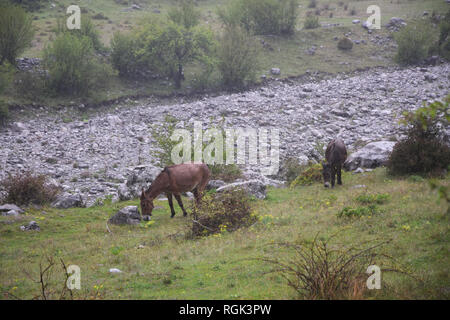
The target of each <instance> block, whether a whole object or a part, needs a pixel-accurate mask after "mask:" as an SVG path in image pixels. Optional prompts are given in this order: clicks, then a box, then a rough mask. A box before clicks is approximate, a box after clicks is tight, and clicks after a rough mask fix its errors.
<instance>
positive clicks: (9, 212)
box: [0, 204, 24, 216]
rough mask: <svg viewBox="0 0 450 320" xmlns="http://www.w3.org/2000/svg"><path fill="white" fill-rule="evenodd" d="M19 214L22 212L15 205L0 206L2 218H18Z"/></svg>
mask: <svg viewBox="0 0 450 320" xmlns="http://www.w3.org/2000/svg"><path fill="white" fill-rule="evenodd" d="M21 213H24V211H23V210H22V209H20V208H19V207H18V206H16V205H15V204H4V205H2V206H0V214H1V215H2V216H18V215H19V214H21Z"/></svg>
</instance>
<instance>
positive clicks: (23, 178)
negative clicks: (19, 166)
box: [0, 171, 60, 205]
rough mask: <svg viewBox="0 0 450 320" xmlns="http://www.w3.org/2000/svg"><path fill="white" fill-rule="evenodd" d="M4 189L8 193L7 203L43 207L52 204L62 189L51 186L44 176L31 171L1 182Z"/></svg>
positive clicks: (11, 176) (5, 200)
mask: <svg viewBox="0 0 450 320" xmlns="http://www.w3.org/2000/svg"><path fill="white" fill-rule="evenodd" d="M0 186H1V188H2V189H4V190H5V191H6V197H5V198H4V199H3V202H5V203H14V204H17V205H30V204H36V205H42V204H46V203H49V202H52V201H53V200H55V199H56V196H57V195H58V193H59V192H60V189H59V188H58V187H56V186H54V185H52V184H49V183H48V181H47V177H46V176H44V175H34V174H32V173H31V172H30V171H27V172H24V173H18V174H16V175H11V174H10V175H9V176H8V177H7V178H6V179H4V180H3V181H1V182H0Z"/></svg>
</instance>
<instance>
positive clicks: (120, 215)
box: [108, 206, 142, 225]
mask: <svg viewBox="0 0 450 320" xmlns="http://www.w3.org/2000/svg"><path fill="white" fill-rule="evenodd" d="M141 219H142V218H141V214H140V213H139V210H138V207H137V206H127V207H125V208H122V209H121V210H120V211H119V212H117V213H116V214H115V215H114V216H112V217H111V218H110V219H109V220H108V222H109V223H112V224H118V225H122V224H131V225H136V224H139V223H140V222H141Z"/></svg>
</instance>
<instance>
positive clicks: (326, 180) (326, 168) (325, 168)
mask: <svg viewBox="0 0 450 320" xmlns="http://www.w3.org/2000/svg"><path fill="white" fill-rule="evenodd" d="M322 175H323V184H324V186H325V188H329V187H330V181H331V165H330V164H328V163H325V162H322Z"/></svg>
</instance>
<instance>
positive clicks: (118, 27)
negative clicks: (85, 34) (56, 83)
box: [4, 0, 448, 106]
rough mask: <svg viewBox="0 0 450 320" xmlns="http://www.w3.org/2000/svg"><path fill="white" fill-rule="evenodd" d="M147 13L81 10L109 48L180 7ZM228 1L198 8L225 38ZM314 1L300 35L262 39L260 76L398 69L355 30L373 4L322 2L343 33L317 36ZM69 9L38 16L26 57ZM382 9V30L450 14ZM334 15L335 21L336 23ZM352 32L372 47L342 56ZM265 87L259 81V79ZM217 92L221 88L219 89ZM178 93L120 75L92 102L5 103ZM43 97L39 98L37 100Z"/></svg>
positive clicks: (389, 54) (431, 6)
mask: <svg viewBox="0 0 450 320" xmlns="http://www.w3.org/2000/svg"><path fill="white" fill-rule="evenodd" d="M138 3H140V4H142V5H143V10H133V11H131V12H123V11H122V10H123V9H124V8H126V6H123V5H118V4H117V3H116V2H115V1H113V0H96V1H91V0H80V1H78V2H77V4H79V5H80V7H81V8H82V9H83V8H84V9H87V11H88V12H87V13H85V14H88V15H90V16H94V15H96V14H98V13H102V14H103V15H104V16H106V17H107V18H108V19H107V20H93V21H94V24H95V25H96V26H97V28H98V30H99V32H100V36H101V40H102V42H103V43H104V45H105V46H107V47H109V44H110V40H111V38H112V36H113V34H114V32H115V31H128V30H131V29H132V27H134V26H136V25H137V24H138V23H139V21H141V20H145V19H152V17H155V16H160V15H165V14H166V13H167V11H168V9H169V8H170V6H172V5H174V3H175V1H162V0H155V1H151V2H150V1H140V2H138ZM225 3H226V1H224V0H205V1H200V2H198V8H199V9H200V11H201V13H202V18H201V23H203V24H207V25H208V26H210V27H211V28H212V29H213V30H214V31H216V32H220V31H221V26H220V23H219V20H218V17H217V9H218V7H219V6H221V5H223V4H225ZM308 3H309V0H302V1H300V8H299V9H298V10H299V17H298V23H297V31H296V33H295V34H294V35H292V36H290V37H268V36H265V37H258V38H259V39H260V40H261V39H264V41H265V42H266V43H268V44H269V45H270V47H271V48H272V49H273V50H270V49H268V48H263V46H262V45H261V53H262V55H261V56H262V57H261V67H260V70H259V72H258V75H261V76H262V75H267V76H270V70H271V68H274V67H277V68H280V69H281V75H280V76H279V77H280V78H286V77H292V76H299V75H302V74H304V73H306V72H307V71H310V72H315V71H320V72H325V73H330V74H336V73H339V72H349V71H355V70H358V69H364V68H367V67H376V66H390V65H394V62H393V57H394V55H395V49H394V48H383V47H380V46H378V45H374V44H372V43H371V42H370V41H368V39H369V36H368V34H367V32H366V31H365V30H364V29H363V28H362V27H361V25H353V24H352V20H353V19H360V20H361V21H364V20H365V19H367V17H368V16H369V15H368V14H367V13H366V8H367V7H368V6H369V5H371V4H373V3H372V2H371V1H356V0H354V1H350V0H347V1H344V3H347V4H348V9H347V10H344V6H339V5H338V3H339V1H337V0H336V1H325V0H322V1H318V5H317V8H320V9H321V11H320V16H319V22H320V23H339V24H340V26H339V27H333V28H319V29H313V30H304V29H303V23H304V20H305V17H306V14H307V12H309V11H315V10H312V9H308V8H307V4H308ZM69 4H72V3H71V2H70V1H69V0H63V1H58V5H57V8H54V9H50V7H49V6H46V7H45V9H41V10H40V11H38V12H33V16H35V19H36V20H34V22H33V23H34V25H35V27H36V36H35V39H34V41H33V45H32V47H31V48H30V49H29V50H27V51H26V52H25V53H24V56H26V57H42V51H43V48H45V46H47V45H48V43H49V42H50V41H52V39H54V38H55V34H54V30H55V28H56V24H57V19H58V18H62V17H65V9H66V8H67V6H68V5H69ZM325 4H328V5H329V9H328V10H325V9H324V5H325ZM377 4H378V5H379V6H380V9H381V20H382V25H384V24H385V23H386V22H388V21H389V19H390V18H391V17H393V16H396V17H401V18H404V19H406V20H410V19H413V18H416V17H420V16H422V13H423V11H425V10H426V11H428V12H429V13H430V14H431V13H432V12H436V13H438V14H444V13H445V12H446V10H448V8H447V5H446V4H445V2H444V1H435V0H398V1H391V0H382V1H377ZM352 8H355V9H356V15H354V16H352V15H350V14H349V12H350V10H351V9H352ZM155 9H158V10H160V11H161V13H160V14H156V13H154V12H153V10H155ZM330 13H333V17H332V18H330ZM349 31H350V32H352V35H351V38H352V39H358V40H366V41H367V44H360V45H355V46H354V47H353V49H352V50H351V51H349V52H342V51H340V50H338V49H337V43H336V41H334V40H333V38H334V37H339V38H340V37H342V36H343V34H345V33H347V32H349ZM375 34H381V35H383V36H386V35H387V34H388V32H387V31H386V30H385V29H382V30H377V31H375ZM312 46H316V47H317V50H316V53H315V54H314V55H308V54H307V53H306V50H307V49H308V48H310V47H312ZM199 71H200V70H199V68H198V67H196V66H195V65H191V66H187V67H186V70H185V74H186V81H184V83H183V86H182V88H181V89H180V90H181V92H182V93H189V92H191V91H192V89H193V88H194V87H195V85H194V82H195V81H194V78H195V76H193V74H195V73H198V72H199ZM213 78H214V79H211V85H212V87H213V88H214V87H215V85H216V83H217V80H218V72H214V73H213ZM258 81H259V77H258ZM216 89H217V88H216ZM175 91H176V90H175V89H174V87H173V85H172V86H169V85H167V84H166V83H164V81H159V80H153V81H147V82H143V81H124V80H122V79H120V78H119V77H118V76H117V75H114V76H112V77H109V79H108V81H107V82H105V83H104V84H103V87H102V88H99V89H97V90H95V93H93V94H91V95H90V96H87V97H79V98H76V97H52V96H48V95H46V94H39V95H36V94H35V95H31V97H25V96H24V94H23V93H21V92H16V91H15V90H14V88H10V89H9V90H8V91H7V92H5V93H4V95H5V98H6V99H5V100H6V101H7V102H8V103H10V104H19V105H27V104H31V103H38V104H41V105H48V106H58V105H67V104H70V102H72V101H73V102H75V103H89V104H97V103H100V102H102V101H107V100H114V99H116V98H119V97H124V96H135V95H153V94H157V95H170V94H172V93H174V92H175ZM36 96H37V97H36Z"/></svg>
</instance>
